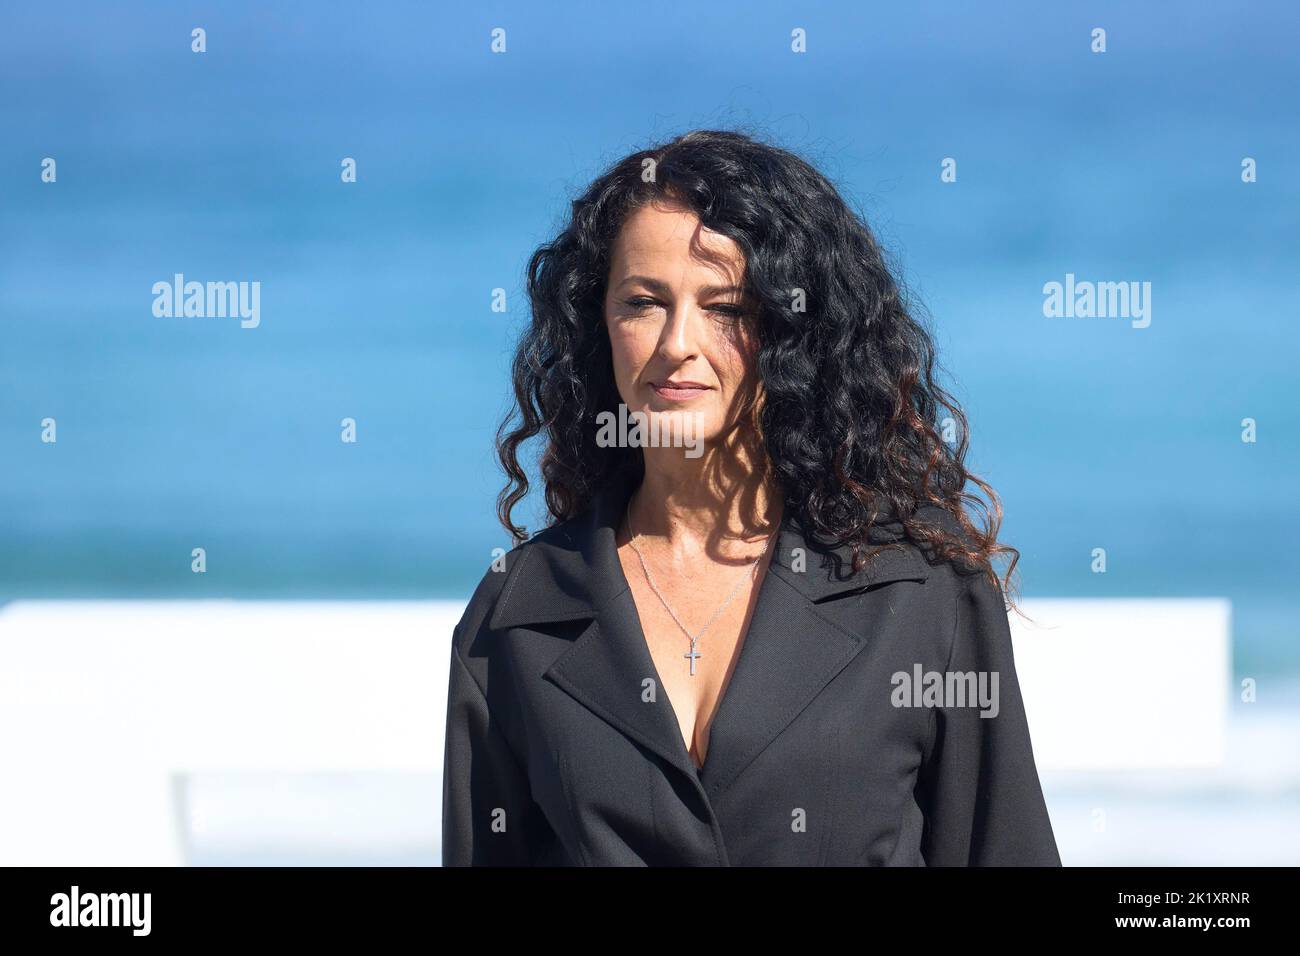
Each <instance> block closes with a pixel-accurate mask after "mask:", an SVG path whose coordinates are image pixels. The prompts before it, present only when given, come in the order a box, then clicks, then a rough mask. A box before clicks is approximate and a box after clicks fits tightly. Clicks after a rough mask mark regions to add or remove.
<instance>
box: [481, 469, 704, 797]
mask: <svg viewBox="0 0 1300 956" xmlns="http://www.w3.org/2000/svg"><path fill="white" fill-rule="evenodd" d="M631 490H632V489H631V487H630V486H629V485H628V484H627V483H626V482H622V483H616V484H614V485H611V486H609V487H608V488H607V489H606V490H605V491H603V492H602V493H601V494H599V495H597V497H596V499H595V501H594V502H593V505H592V507H591V508H589V509H588V510H587V511H586V512H585V513H584V514H583V515H581V516H579V517H577V518H575V519H574V520H573V521H572V522H569V523H568V526H567V527H564V526H557V527H555V528H550V529H547V530H546V531H543V532H541V533H540V534H539V535H538V536H537V537H536V538H534V539H533V540H532V541H531V542H530V546H529V547H527V548H524V549H522V550H521V551H520V552H519V558H518V564H517V566H516V567H515V568H513V569H509V573H511V575H512V578H511V579H510V580H508V581H507V582H506V584H505V587H504V588H503V591H502V593H503V598H502V600H501V602H500V603H499V604H498V606H497V609H496V610H495V611H494V612H493V615H492V618H491V620H490V621H489V626H490V627H491V628H492V629H494V630H497V629H502V628H509V627H520V626H523V627H535V626H538V625H544V624H546V623H549V622H558V621H573V620H584V619H585V620H589V621H590V623H589V624H588V625H587V627H586V628H585V629H584V630H583V631H582V633H581V634H580V635H579V636H578V637H577V638H576V639H575V640H574V642H573V645H572V646H571V647H569V648H568V650H566V651H564V652H563V653H562V654H561V655H560V656H559V657H558V658H557V659H556V660H555V661H554V662H553V663H552V664H551V666H550V667H548V668H547V669H546V671H545V672H544V673H543V678H544V679H546V680H549V681H551V682H552V683H554V684H556V685H557V686H559V687H560V688H562V689H563V690H564V691H565V692H567V693H568V694H569V695H570V696H572V697H573V698H575V699H576V700H577V701H579V702H580V703H581V704H583V705H584V706H585V707H587V709H588V710H590V711H591V712H592V713H594V714H596V715H597V716H598V717H600V718H601V719H603V720H604V721H606V722H607V723H609V724H610V725H611V726H613V727H614V728H616V729H617V730H618V731H619V732H621V733H622V734H623V735H624V736H626V737H629V738H631V739H632V740H634V741H636V742H637V743H639V744H641V745H642V746H643V747H645V748H647V749H648V750H650V751H652V752H654V753H655V754H657V755H658V756H660V757H662V758H663V759H664V760H666V761H667V762H668V763H669V764H671V765H672V766H674V767H676V768H677V769H679V770H680V771H681V772H682V773H685V774H687V775H688V776H689V777H690V778H691V779H692V780H697V777H696V772H695V764H694V763H693V762H692V760H691V758H690V754H689V753H688V752H687V750H686V743H685V741H683V739H682V734H681V729H680V726H679V724H678V722H677V717H676V715H675V714H674V712H673V710H672V705H671V702H670V701H669V700H668V697H667V695H666V694H665V693H664V692H663V688H662V685H661V684H660V683H659V681H658V672H657V671H656V669H655V665H654V660H653V658H651V656H650V648H649V645H648V644H647V643H646V640H645V636H644V634H643V632H642V630H641V623H640V617H639V615H638V613H637V608H636V603H635V601H634V600H633V598H632V592H631V589H630V588H629V587H628V583H627V578H626V577H625V576H624V574H623V566H622V565H621V564H620V563H619V559H618V550H617V543H616V540H615V535H616V532H617V528H618V525H619V521H620V519H621V517H622V513H623V507H624V506H625V505H626V503H627V498H628V496H629V495H630V493H631ZM647 680H653V681H654V682H655V685H656V687H655V700H654V701H645V700H643V694H644V693H645V688H646V681H647Z"/></svg>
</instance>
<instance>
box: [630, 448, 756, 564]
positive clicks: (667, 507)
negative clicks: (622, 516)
mask: <svg viewBox="0 0 1300 956" xmlns="http://www.w3.org/2000/svg"><path fill="white" fill-rule="evenodd" d="M646 452H647V454H646V455H645V477H644V478H643V479H642V481H641V485H640V486H639V487H638V488H637V490H636V491H635V492H634V493H633V495H632V499H631V501H630V502H629V517H630V520H631V523H632V526H633V527H634V528H635V529H636V533H637V535H638V536H641V537H651V538H660V539H662V541H663V545H662V546H663V547H665V548H666V549H667V550H669V551H671V552H673V553H674V554H678V555H681V556H687V555H691V554H696V553H699V552H701V551H709V552H711V553H712V554H714V555H715V556H718V557H723V558H726V557H730V556H733V555H734V556H738V557H744V556H745V555H747V554H748V552H750V551H752V550H753V545H754V544H755V543H757V542H758V541H759V540H763V539H766V537H767V536H769V535H771V534H772V533H773V532H775V530H776V527H777V525H778V524H779V523H780V521H781V511H782V500H781V495H780V494H779V492H778V488H777V485H776V482H775V481H774V480H773V479H772V478H771V475H770V471H769V469H768V468H767V462H766V457H765V456H764V457H762V458H760V457H759V455H758V454H754V453H745V452H744V451H743V450H737V449H727V450H726V453H725V454H723V453H721V450H717V451H715V450H714V449H710V450H709V451H706V452H705V454H704V455H702V456H701V457H699V458H696V459H690V458H686V457H685V456H684V455H682V454H681V452H680V451H678V450H676V449H668V448H660V449H646Z"/></svg>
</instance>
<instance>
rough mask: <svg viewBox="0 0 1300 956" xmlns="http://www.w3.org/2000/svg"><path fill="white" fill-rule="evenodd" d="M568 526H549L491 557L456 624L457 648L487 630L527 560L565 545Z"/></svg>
mask: <svg viewBox="0 0 1300 956" xmlns="http://www.w3.org/2000/svg"><path fill="white" fill-rule="evenodd" d="M568 524H569V523H568V522H562V523H560V524H556V525H551V526H550V527H548V528H545V529H543V530H542V531H539V532H538V533H537V534H535V535H533V536H532V537H531V538H529V539H528V540H526V541H523V542H521V543H520V544H518V545H516V546H515V547H513V548H511V549H510V550H509V551H507V552H505V553H504V554H500V555H495V554H494V555H493V560H492V563H491V565H489V567H488V569H487V570H486V571H484V572H483V577H482V578H481V579H480V580H479V583H478V586H477V587H475V589H474V594H473V595H472V596H471V597H470V599H469V603H468V604H467V605H466V606H465V612H464V614H462V615H461V619H460V623H459V624H457V625H456V633H455V641H456V644H457V647H459V648H460V649H461V650H462V651H466V650H467V649H468V646H469V644H470V643H471V642H472V641H473V640H474V638H475V636H476V635H478V634H480V633H483V632H486V631H489V630H491V623H490V622H491V620H492V615H493V612H494V611H496V609H497V607H498V606H499V605H501V604H503V603H504V602H506V601H507V600H509V598H510V592H511V589H512V588H514V587H515V586H516V585H517V584H518V581H519V578H520V575H521V572H522V571H523V569H524V567H525V566H526V565H527V564H528V563H529V561H530V559H531V560H533V561H536V560H537V556H536V554H537V552H538V551H539V550H540V549H542V548H546V547H554V546H555V545H557V544H564V543H567V542H568V541H569V529H568V527H567V526H568Z"/></svg>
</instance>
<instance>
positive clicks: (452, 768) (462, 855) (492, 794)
mask: <svg viewBox="0 0 1300 956" xmlns="http://www.w3.org/2000/svg"><path fill="white" fill-rule="evenodd" d="M458 643H459V642H458V641H457V640H456V638H455V637H453V639H452V642H451V667H450V670H449V674H450V677H449V680H448V687H447V736H446V743H445V747H444V750H443V776H442V865H443V866H532V865H535V864H536V863H537V861H538V854H539V852H540V850H541V849H542V848H544V839H545V838H546V837H547V835H548V834H549V827H548V826H547V825H546V822H545V819H544V817H543V816H542V813H541V810H540V808H538V806H537V805H536V803H534V801H533V800H532V797H531V790H530V787H529V783H528V777H527V774H526V773H525V771H524V768H523V767H522V766H521V765H520V763H519V760H518V758H517V757H516V756H515V753H514V751H513V750H512V749H511V747H510V745H509V743H508V742H507V741H506V739H505V737H504V735H503V734H502V732H501V728H500V727H499V726H498V725H497V723H496V722H495V720H494V719H493V716H492V714H491V711H490V710H489V709H488V702H487V698H486V696H485V695H484V693H483V690H482V688H481V687H480V686H479V683H478V681H477V680H476V679H475V677H474V674H473V673H472V672H471V671H470V669H469V668H468V667H467V666H466V664H465V661H464V659H463V658H462V657H461V653H460V650H459V648H458V646H457V645H458Z"/></svg>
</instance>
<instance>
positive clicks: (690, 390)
mask: <svg viewBox="0 0 1300 956" xmlns="http://www.w3.org/2000/svg"><path fill="white" fill-rule="evenodd" d="M650 387H651V388H653V389H654V391H655V394H656V395H658V396H659V397H660V398H671V399H677V400H681V399H686V398H695V397H697V396H699V395H703V394H704V393H705V392H707V391H708V390H709V387H708V386H707V385H701V384H700V383H699V382H651V383H650Z"/></svg>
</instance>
